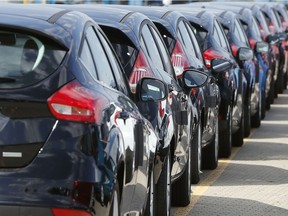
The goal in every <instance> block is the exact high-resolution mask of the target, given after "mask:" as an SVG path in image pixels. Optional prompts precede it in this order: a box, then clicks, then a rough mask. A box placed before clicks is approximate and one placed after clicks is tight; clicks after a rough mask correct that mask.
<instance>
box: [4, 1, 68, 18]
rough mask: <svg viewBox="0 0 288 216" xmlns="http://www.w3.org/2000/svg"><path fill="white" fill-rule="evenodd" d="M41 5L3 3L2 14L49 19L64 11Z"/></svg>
mask: <svg viewBox="0 0 288 216" xmlns="http://www.w3.org/2000/svg"><path fill="white" fill-rule="evenodd" d="M39 6H40V5H32V4H29V5H28V4H27V5H22V4H11V3H10V4H1V7H0V14H6V15H11V16H12V15H13V16H21V17H29V18H33V19H40V20H45V21H48V20H49V18H51V17H52V16H53V15H55V14H57V13H59V12H61V11H63V9H59V8H51V7H39Z"/></svg>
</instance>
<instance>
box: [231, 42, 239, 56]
mask: <svg viewBox="0 0 288 216" xmlns="http://www.w3.org/2000/svg"><path fill="white" fill-rule="evenodd" d="M231 50H232V53H233V55H234V56H235V57H236V56H237V51H238V47H237V46H236V45H235V44H231Z"/></svg>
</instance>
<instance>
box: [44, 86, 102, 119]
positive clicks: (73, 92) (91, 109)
mask: <svg viewBox="0 0 288 216" xmlns="http://www.w3.org/2000/svg"><path fill="white" fill-rule="evenodd" d="M104 104H105V99H104V98H103V96H101V95H98V94H96V92H94V91H92V90H90V89H88V88H85V87H84V86H82V85H81V84H79V83H78V82H77V81H72V82H70V83H68V84H67V85H65V86H63V87H62V88H61V89H60V90H58V91H57V92H56V93H54V94H53V95H52V96H51V97H50V98H49V99H48V106H49V108H50V111H51V112H52V114H53V115H54V116H55V117H56V118H57V119H62V120H68V121H80V122H90V123H99V122H98V121H99V119H100V116H101V113H99V112H100V110H101V107H103V106H104ZM106 104H107V102H106Z"/></svg>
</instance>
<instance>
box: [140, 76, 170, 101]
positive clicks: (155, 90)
mask: <svg viewBox="0 0 288 216" xmlns="http://www.w3.org/2000/svg"><path fill="white" fill-rule="evenodd" d="M136 89H137V90H136V94H137V95H138V98H139V99H140V101H144V102H145V101H154V102H156V101H162V100H165V99H166V98H167V97H168V88H167V85H166V84H165V83H163V82H162V81H160V80H158V79H155V78H152V77H144V78H142V79H141V80H139V81H138V84H137V88H136Z"/></svg>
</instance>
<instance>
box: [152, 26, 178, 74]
mask: <svg viewBox="0 0 288 216" xmlns="http://www.w3.org/2000/svg"><path fill="white" fill-rule="evenodd" d="M151 30H152V32H153V35H154V37H155V39H156V41H157V44H158V47H159V49H160V51H161V54H162V57H163V60H164V65H165V67H166V70H165V71H166V72H168V73H169V74H170V75H171V76H172V77H174V69H173V67H172V64H171V60H170V56H169V54H168V51H167V49H166V48H165V45H164V43H163V42H162V40H161V38H160V36H159V34H158V33H157V32H156V30H155V29H154V28H153V27H151ZM159 54H160V53H159Z"/></svg>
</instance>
